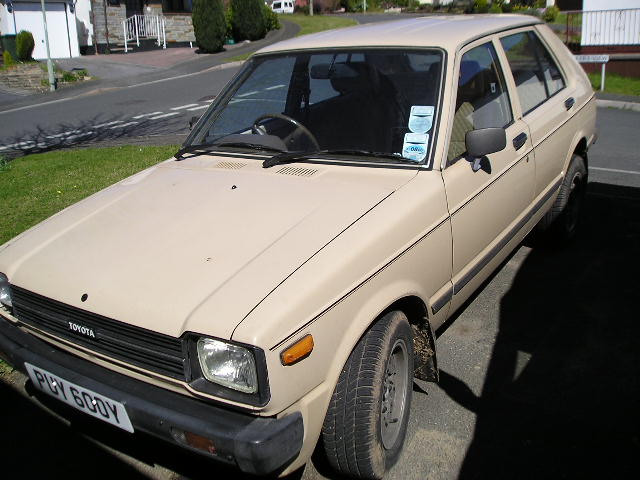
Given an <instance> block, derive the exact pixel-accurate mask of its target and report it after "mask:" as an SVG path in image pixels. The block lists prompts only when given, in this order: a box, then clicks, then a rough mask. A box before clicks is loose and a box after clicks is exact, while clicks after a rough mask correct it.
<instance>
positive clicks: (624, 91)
mask: <svg viewBox="0 0 640 480" xmlns="http://www.w3.org/2000/svg"><path fill="white" fill-rule="evenodd" d="M587 75H588V76H589V80H591V85H593V89H594V90H598V91H599V90H600V73H588V74H587ZM604 91H605V92H608V93H617V94H620V95H638V96H640V78H633V77H623V76H621V75H616V74H615V73H605V79H604Z"/></svg>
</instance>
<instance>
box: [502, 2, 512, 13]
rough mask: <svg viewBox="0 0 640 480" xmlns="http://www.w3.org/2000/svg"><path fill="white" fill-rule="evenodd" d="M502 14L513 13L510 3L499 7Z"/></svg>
mask: <svg viewBox="0 0 640 480" xmlns="http://www.w3.org/2000/svg"><path fill="white" fill-rule="evenodd" d="M501 8H502V13H511V12H513V4H512V3H503V4H502V5H501Z"/></svg>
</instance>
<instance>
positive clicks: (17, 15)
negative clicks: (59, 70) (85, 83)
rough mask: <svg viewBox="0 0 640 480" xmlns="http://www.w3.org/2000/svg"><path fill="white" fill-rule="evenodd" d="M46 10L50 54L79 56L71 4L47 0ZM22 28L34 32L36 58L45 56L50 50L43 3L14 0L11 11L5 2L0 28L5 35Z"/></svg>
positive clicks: (54, 56) (57, 56)
mask: <svg viewBox="0 0 640 480" xmlns="http://www.w3.org/2000/svg"><path fill="white" fill-rule="evenodd" d="M45 9H46V15H47V29H48V39H49V51H50V53H51V57H52V58H70V57H77V56H79V55H80V51H79V49H78V35H77V33H76V20H75V13H71V11H70V9H69V6H68V5H67V4H66V3H65V2H63V1H55V2H54V1H47V2H45ZM20 30H26V31H29V32H31V33H32V34H33V39H34V41H35V48H34V49H33V58H35V59H42V58H46V57H47V49H46V44H45V32H44V23H43V21H42V7H41V4H40V3H35V2H20V1H19V0H15V1H14V2H13V12H12V13H9V12H8V10H7V8H6V6H5V5H2V9H1V10H0V31H1V32H2V33H3V34H15V33H16V31H17V32H20Z"/></svg>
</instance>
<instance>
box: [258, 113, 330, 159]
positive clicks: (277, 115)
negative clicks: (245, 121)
mask: <svg viewBox="0 0 640 480" xmlns="http://www.w3.org/2000/svg"><path fill="white" fill-rule="evenodd" d="M269 118H277V119H279V120H284V121H285V122H289V123H291V124H292V125H293V126H294V127H296V130H300V131H301V132H302V133H304V134H305V135H306V136H307V137H308V138H309V140H311V143H313V146H314V147H315V149H316V150H320V144H319V143H318V140H317V139H316V137H315V135H314V134H313V133H311V131H310V130H309V129H308V128H307V127H305V126H304V125H302V124H301V123H300V122H298V121H297V120H296V119H294V118H291V117H289V116H288V115H284V114H282V113H265V114H264V115H261V116H259V117H258V118H256V119H255V120H254V121H253V125H252V126H251V131H252V132H253V133H255V134H257V135H266V132H265V130H264V128H260V127H259V124H260V122H262V121H264V120H267V119H269ZM294 132H295V130H294ZM292 138H293V133H292V134H291V135H287V136H286V137H285V138H284V142H285V143H287V142H288V141H289V140H291V139H292Z"/></svg>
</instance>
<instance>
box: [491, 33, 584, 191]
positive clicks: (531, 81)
mask: <svg viewBox="0 0 640 480" xmlns="http://www.w3.org/2000/svg"><path fill="white" fill-rule="evenodd" d="M500 44H501V46H502V48H503V49H504V53H505V55H506V58H507V60H508V63H509V67H510V70H511V72H512V74H513V81H514V82H515V87H516V95H514V96H515V97H517V98H516V99H514V101H518V102H519V104H520V108H521V110H522V114H523V119H524V121H525V122H527V124H528V125H529V128H530V131H531V140H532V143H533V147H534V149H535V162H536V185H535V197H536V198H537V197H538V196H540V195H543V194H544V193H546V192H547V191H548V190H549V189H550V188H553V187H557V186H558V181H559V180H560V179H561V177H562V174H563V172H562V169H563V166H564V162H565V159H566V156H567V153H568V151H569V149H570V148H571V142H572V140H573V136H574V133H575V132H573V131H571V127H570V126H569V125H568V124H567V122H568V120H569V119H570V117H571V116H572V115H573V113H574V111H575V108H574V103H575V98H574V94H573V93H572V89H571V88H570V87H569V86H568V82H567V81H566V80H565V75H564V73H563V72H562V71H561V69H560V68H559V66H558V65H559V62H557V61H556V59H555V58H554V57H553V56H552V54H551V50H550V49H549V48H547V46H546V45H545V44H544V43H543V42H542V40H541V38H540V36H539V35H538V34H537V32H536V31H535V29H533V28H527V29H521V30H520V31H516V32H515V33H509V34H508V35H503V36H501V37H500Z"/></svg>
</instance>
